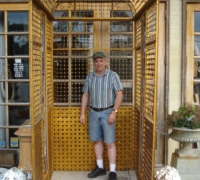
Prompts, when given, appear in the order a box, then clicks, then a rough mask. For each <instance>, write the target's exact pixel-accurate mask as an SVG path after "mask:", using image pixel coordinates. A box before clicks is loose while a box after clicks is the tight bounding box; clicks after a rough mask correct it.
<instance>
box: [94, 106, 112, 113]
mask: <svg viewBox="0 0 200 180" xmlns="http://www.w3.org/2000/svg"><path fill="white" fill-rule="evenodd" d="M113 107H114V105H111V106H109V107H106V108H94V107H92V106H90V108H91V109H93V110H94V111H97V112H100V111H104V110H106V109H110V108H113Z"/></svg>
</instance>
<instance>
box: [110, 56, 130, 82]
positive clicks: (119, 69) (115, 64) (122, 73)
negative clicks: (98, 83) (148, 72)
mask: <svg viewBox="0 0 200 180" xmlns="http://www.w3.org/2000/svg"><path fill="white" fill-rule="evenodd" d="M110 69H111V70H113V71H115V72H116V73H117V74H118V75H119V77H120V79H130V80H131V79H132V71H133V70H132V59H126V58H124V59H113V58H111V59H110Z"/></svg>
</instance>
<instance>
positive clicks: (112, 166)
mask: <svg viewBox="0 0 200 180" xmlns="http://www.w3.org/2000/svg"><path fill="white" fill-rule="evenodd" d="M115 168H116V164H110V171H112V172H115Z"/></svg>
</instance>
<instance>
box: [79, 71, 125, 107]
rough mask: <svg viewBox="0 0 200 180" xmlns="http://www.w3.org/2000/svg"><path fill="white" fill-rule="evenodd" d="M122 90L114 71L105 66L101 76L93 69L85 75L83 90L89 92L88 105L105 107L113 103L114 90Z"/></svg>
mask: <svg viewBox="0 0 200 180" xmlns="http://www.w3.org/2000/svg"><path fill="white" fill-rule="evenodd" d="M120 90H123V88H122V85H121V82H120V79H119V76H118V75H117V73H116V72H114V71H111V70H109V69H107V68H106V70H105V72H104V74H103V75H102V76H97V75H96V74H95V71H94V72H92V73H90V74H89V75H87V77H86V81H85V85H84V87H83V92H84V93H87V94H89V97H90V106H92V107H94V108H107V107H109V106H111V105H113V104H114V103H115V98H116V94H115V92H117V91H120Z"/></svg>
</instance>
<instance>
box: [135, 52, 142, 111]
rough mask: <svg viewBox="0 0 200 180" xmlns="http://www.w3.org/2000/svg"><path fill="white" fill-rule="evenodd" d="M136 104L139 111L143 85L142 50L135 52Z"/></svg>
mask: <svg viewBox="0 0 200 180" xmlns="http://www.w3.org/2000/svg"><path fill="white" fill-rule="evenodd" d="M135 54H136V61H135V72H136V75H135V103H136V107H137V108H138V109H140V108H141V93H142V92H141V85H142V84H141V83H142V52H141V49H138V50H136V51H135Z"/></svg>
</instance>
